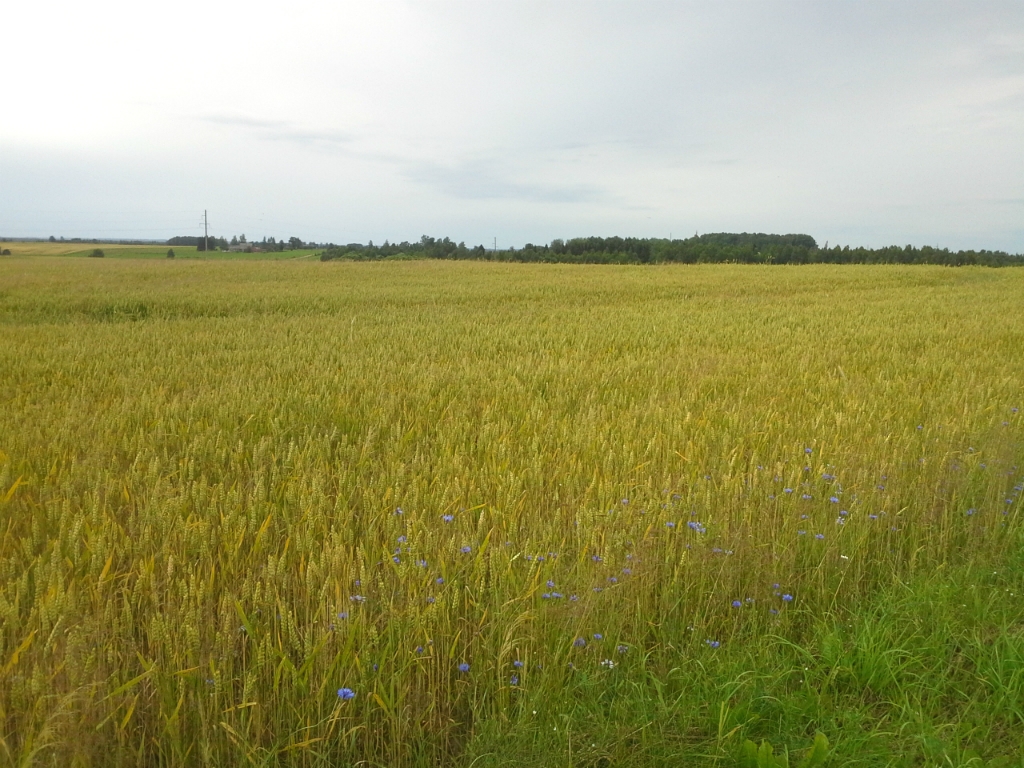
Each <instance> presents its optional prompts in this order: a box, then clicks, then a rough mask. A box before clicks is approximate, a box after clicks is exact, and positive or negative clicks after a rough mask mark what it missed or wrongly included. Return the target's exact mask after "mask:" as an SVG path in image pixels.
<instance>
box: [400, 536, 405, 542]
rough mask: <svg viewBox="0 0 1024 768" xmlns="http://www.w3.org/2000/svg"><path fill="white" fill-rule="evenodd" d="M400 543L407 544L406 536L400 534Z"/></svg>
mask: <svg viewBox="0 0 1024 768" xmlns="http://www.w3.org/2000/svg"><path fill="white" fill-rule="evenodd" d="M398 543H399V544H405V536H399V537H398Z"/></svg>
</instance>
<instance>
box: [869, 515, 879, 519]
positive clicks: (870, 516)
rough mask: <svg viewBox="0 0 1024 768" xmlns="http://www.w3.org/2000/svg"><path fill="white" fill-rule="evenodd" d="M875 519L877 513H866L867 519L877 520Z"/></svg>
mask: <svg viewBox="0 0 1024 768" xmlns="http://www.w3.org/2000/svg"><path fill="white" fill-rule="evenodd" d="M877 519H878V515H876V514H870V515H868V520H877Z"/></svg>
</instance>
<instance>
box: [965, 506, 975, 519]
mask: <svg viewBox="0 0 1024 768" xmlns="http://www.w3.org/2000/svg"><path fill="white" fill-rule="evenodd" d="M975 512H977V510H976V509H975V508H974V507H971V508H970V509H968V510H967V516H968V517H970V516H971V515H973V514H974V513H975Z"/></svg>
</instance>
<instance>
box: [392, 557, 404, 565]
mask: <svg viewBox="0 0 1024 768" xmlns="http://www.w3.org/2000/svg"><path fill="white" fill-rule="evenodd" d="M391 559H392V560H394V561H395V563H396V564H400V563H401V562H402V559H401V558H400V557H399V556H398V555H395V556H394V557H392V558H391Z"/></svg>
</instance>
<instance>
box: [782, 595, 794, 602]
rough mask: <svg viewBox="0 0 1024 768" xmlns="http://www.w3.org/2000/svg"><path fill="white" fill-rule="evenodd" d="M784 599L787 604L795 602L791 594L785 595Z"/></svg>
mask: <svg viewBox="0 0 1024 768" xmlns="http://www.w3.org/2000/svg"><path fill="white" fill-rule="evenodd" d="M782 599H783V601H785V602H787V603H791V602H793V596H792V595H791V594H789V593H786V594H784V595H783V596H782Z"/></svg>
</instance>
